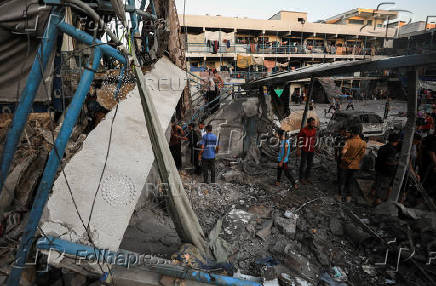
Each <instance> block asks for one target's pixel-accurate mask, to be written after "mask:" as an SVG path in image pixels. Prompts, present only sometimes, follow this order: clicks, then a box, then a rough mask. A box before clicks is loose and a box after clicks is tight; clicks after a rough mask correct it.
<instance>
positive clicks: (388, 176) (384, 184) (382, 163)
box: [375, 134, 400, 204]
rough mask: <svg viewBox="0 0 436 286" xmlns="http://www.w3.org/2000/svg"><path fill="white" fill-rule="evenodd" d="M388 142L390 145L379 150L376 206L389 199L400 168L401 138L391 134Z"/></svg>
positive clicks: (376, 167)
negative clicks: (399, 149) (399, 148)
mask: <svg viewBox="0 0 436 286" xmlns="http://www.w3.org/2000/svg"><path fill="white" fill-rule="evenodd" d="M388 141H389V142H388V144H386V145H384V146H382V147H380V149H379V150H378V153H377V159H376V161H375V172H376V180H375V184H376V201H375V203H376V204H380V203H382V202H383V201H386V200H387V199H388V197H389V194H390V190H391V186H392V183H393V180H394V176H395V172H396V171H397V166H398V144H400V136H399V135H398V134H390V135H389V139H388Z"/></svg>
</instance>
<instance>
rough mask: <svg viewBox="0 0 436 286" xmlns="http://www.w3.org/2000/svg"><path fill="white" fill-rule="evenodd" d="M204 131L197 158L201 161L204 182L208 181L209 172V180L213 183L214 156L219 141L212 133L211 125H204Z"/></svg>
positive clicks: (217, 149)
mask: <svg viewBox="0 0 436 286" xmlns="http://www.w3.org/2000/svg"><path fill="white" fill-rule="evenodd" d="M206 132H207V133H206V134H205V135H204V136H203V142H202V143H203V144H202V145H201V150H200V153H199V154H198V160H199V161H202V167H203V177H204V183H206V184H208V183H209V172H210V181H211V183H212V184H213V183H215V157H216V153H217V152H218V151H219V142H218V138H217V136H216V135H215V134H213V133H212V125H208V126H206Z"/></svg>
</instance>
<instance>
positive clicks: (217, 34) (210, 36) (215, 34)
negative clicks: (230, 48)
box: [204, 31, 235, 42]
mask: <svg viewBox="0 0 436 286" xmlns="http://www.w3.org/2000/svg"><path fill="white" fill-rule="evenodd" d="M204 37H205V38H206V41H221V42H222V41H223V40H228V41H230V42H233V41H235V32H230V33H226V32H223V31H205V32H204Z"/></svg>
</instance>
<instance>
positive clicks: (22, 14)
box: [0, 0, 54, 103]
mask: <svg viewBox="0 0 436 286" xmlns="http://www.w3.org/2000/svg"><path fill="white" fill-rule="evenodd" d="M32 3H33V4H32ZM49 9H50V8H49V7H48V6H47V7H46V8H44V7H43V6H40V5H39V4H38V0H32V1H22V0H10V1H1V3H0V11H3V13H0V102H9V103H10V102H17V101H18V100H19V97H20V95H21V92H22V90H23V89H24V86H25V85H26V78H27V75H28V74H29V72H30V69H31V67H32V64H33V61H34V59H35V56H36V52H37V50H38V46H39V43H40V40H39V39H38V38H41V37H42V35H43V33H44V28H45V23H46V22H47V19H48V15H49ZM27 35H28V36H29V37H28V36H27ZM53 55H54V53H53ZM52 70H53V57H51V60H50V61H49V62H48V64H47V68H46V71H45V74H44V82H45V83H46V86H47V87H51V82H52V81H51V80H52V78H51V77H50V76H49V75H50V74H51V73H52ZM49 94H50V92H49ZM35 101H39V102H41V101H47V95H46V94H45V92H44V89H43V85H42V84H41V85H40V86H39V89H38V92H37V94H36V97H35Z"/></svg>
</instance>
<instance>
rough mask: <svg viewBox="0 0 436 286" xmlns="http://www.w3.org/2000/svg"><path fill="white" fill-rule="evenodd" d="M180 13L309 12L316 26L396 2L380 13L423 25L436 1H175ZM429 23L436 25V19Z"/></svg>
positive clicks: (264, 14) (254, 15)
mask: <svg viewBox="0 0 436 286" xmlns="http://www.w3.org/2000/svg"><path fill="white" fill-rule="evenodd" d="M175 1H176V7H177V12H178V13H179V14H183V4H184V1H186V14H195V15H205V14H209V15H214V16H215V15H221V16H227V17H236V16H237V17H248V18H255V19H268V18H270V17H271V16H272V15H274V14H275V13H277V12H278V11H280V10H288V11H298V12H307V13H308V20H309V21H311V22H314V21H316V20H320V19H326V18H329V17H331V16H334V15H336V14H339V13H342V12H345V11H348V10H351V9H354V8H372V9H375V8H377V5H378V4H379V3H382V2H391V3H392V2H395V4H394V5H383V6H381V7H380V9H386V10H388V9H396V10H399V9H401V10H408V11H410V12H412V13H413V14H410V13H406V12H402V13H400V19H401V20H403V19H404V20H407V21H408V20H409V18H412V21H420V20H424V21H425V19H426V17H427V15H429V16H431V15H435V16H436V0H398V1H396V0H385V1H383V0H379V1H374V0H366V1H365V0H349V1H344V0H340V1H339V0H337V1H334V0H333V1H332V0H214V1H211V0H175ZM429 22H436V17H435V18H431V19H430V20H429Z"/></svg>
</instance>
